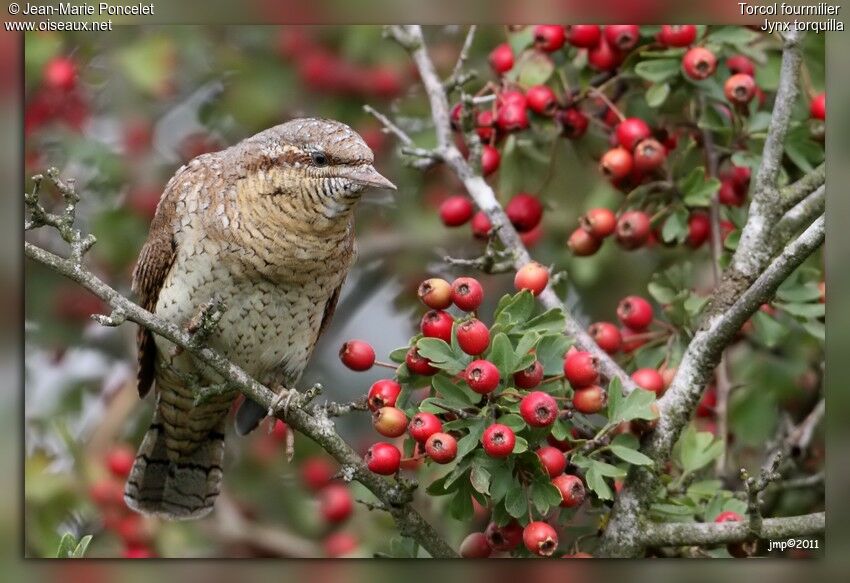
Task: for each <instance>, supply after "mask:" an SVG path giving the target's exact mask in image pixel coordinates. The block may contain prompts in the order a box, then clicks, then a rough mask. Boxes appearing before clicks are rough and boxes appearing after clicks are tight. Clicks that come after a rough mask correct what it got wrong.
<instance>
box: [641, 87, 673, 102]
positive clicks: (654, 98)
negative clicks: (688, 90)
mask: <svg viewBox="0 0 850 583" xmlns="http://www.w3.org/2000/svg"><path fill="white" fill-rule="evenodd" d="M668 95H670V84H669V83H655V84H654V85H652V87H650V88H649V89H648V90H647V91H646V103H647V105H649V107H659V106H661V104H663V103H664V102H665V101H666V100H667V96H668Z"/></svg>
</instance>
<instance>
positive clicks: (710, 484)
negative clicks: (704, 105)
mask: <svg viewBox="0 0 850 583" xmlns="http://www.w3.org/2000/svg"><path fill="white" fill-rule="evenodd" d="M722 487H723V482H721V481H720V480H701V481H699V482H694V483H693V484H691V485H690V486H688V496H689V497H690V498H691V499H692V500H701V499H703V498H707V499H710V498H711V497H712V496H714V495H715V494H717V491H718V490H720V488H722Z"/></svg>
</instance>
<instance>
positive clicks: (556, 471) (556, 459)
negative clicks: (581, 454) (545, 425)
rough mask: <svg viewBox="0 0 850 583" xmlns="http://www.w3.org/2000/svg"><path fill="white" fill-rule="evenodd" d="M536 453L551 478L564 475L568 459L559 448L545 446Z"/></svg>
mask: <svg viewBox="0 0 850 583" xmlns="http://www.w3.org/2000/svg"><path fill="white" fill-rule="evenodd" d="M536 453H537V457H539V458H540V463H541V464H543V468H544V469H545V470H546V473H547V474H549V477H550V478H554V477H555V476H559V475H561V474H563V473H564V470H565V469H567V457H566V456H565V455H564V452H562V451H561V450H560V449H558V448H557V447H552V446H551V445H544V446H543V447H541V448H540V449H538V450H537V452H536Z"/></svg>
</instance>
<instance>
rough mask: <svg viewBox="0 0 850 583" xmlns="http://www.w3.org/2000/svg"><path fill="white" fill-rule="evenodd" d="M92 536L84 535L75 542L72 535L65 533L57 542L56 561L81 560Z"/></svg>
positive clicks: (75, 539) (75, 538)
mask: <svg viewBox="0 0 850 583" xmlns="http://www.w3.org/2000/svg"><path fill="white" fill-rule="evenodd" d="M91 540H92V535H90V534H89V535H86V536H84V537H82V538H81V539H80V540H77V537H75V536H74V535H73V534H71V533H69V532H66V533H65V534H63V535H62V538H61V539H60V540H59V548H58V549H57V550H56V558H57V559H82V558H83V557H85V555H86V550H87V549H88V548H89V543H91Z"/></svg>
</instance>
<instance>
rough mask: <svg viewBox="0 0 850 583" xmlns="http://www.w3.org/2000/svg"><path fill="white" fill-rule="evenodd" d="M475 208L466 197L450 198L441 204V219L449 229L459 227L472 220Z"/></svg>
mask: <svg viewBox="0 0 850 583" xmlns="http://www.w3.org/2000/svg"><path fill="white" fill-rule="evenodd" d="M474 213H475V208H474V207H473V206H472V202H471V201H470V200H469V199H468V198H466V197H465V196H450V197H449V198H447V199H446V200H444V201H443V202H442V204H440V219H441V220H442V221H443V224H444V225H446V226H447V227H459V226H461V225H462V224H464V223H466V222H467V221H468V220H469V219H471V218H472V215H473V214H474Z"/></svg>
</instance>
